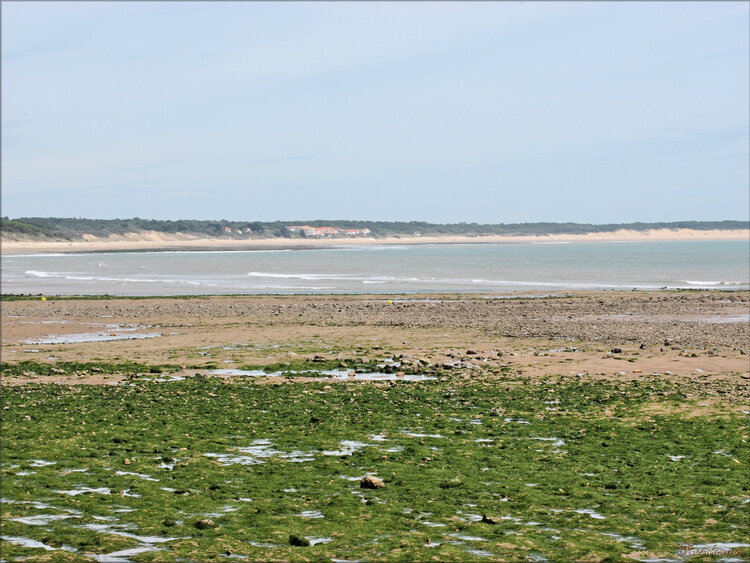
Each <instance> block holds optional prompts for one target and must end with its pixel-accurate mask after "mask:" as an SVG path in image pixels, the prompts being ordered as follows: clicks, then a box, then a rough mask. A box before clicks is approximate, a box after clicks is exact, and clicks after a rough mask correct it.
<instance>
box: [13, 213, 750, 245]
mask: <svg viewBox="0 0 750 563" xmlns="http://www.w3.org/2000/svg"><path fill="white" fill-rule="evenodd" d="M291 225H309V226H311V227H338V228H342V229H370V231H371V232H372V235H373V236H375V237H386V236H415V235H422V236H434V235H464V236H473V235H476V236H479V235H509V236H514V235H515V236H521V235H554V234H584V233H602V232H613V231H617V230H619V229H631V230H635V231H646V230H651V229H695V230H714V229H720V230H727V229H747V228H750V222H748V221H730V220H726V221H674V222H657V223H643V222H638V223H606V224H592V223H551V222H540V223H496V224H486V223H485V224H480V223H445V224H440V223H427V222H424V221H408V222H407V221H347V220H333V219H331V220H322V219H318V220H306V221H305V220H299V221H228V220H219V221H198V220H192V219H179V220H174V221H172V220H158V219H141V218H139V217H133V218H132V219H84V218H61V217H20V218H17V219H9V218H8V217H3V218H2V219H0V231H2V233H3V236H4V237H5V238H29V239H39V240H67V241H73V240H80V239H81V238H82V237H83V235H94V236H98V237H107V236H109V235H123V234H127V233H138V232H142V231H155V232H159V233H165V234H176V233H184V234H188V235H199V236H206V237H227V236H230V237H237V236H242V237H243V238H276V237H284V238H299V237H302V236H304V234H301V233H291V232H290V231H289V230H288V229H287V228H286V227H288V226H291Z"/></svg>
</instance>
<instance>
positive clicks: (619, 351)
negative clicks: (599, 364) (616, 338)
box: [612, 348, 622, 354]
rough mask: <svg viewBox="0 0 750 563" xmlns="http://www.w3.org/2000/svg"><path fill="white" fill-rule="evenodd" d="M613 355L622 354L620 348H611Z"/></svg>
mask: <svg viewBox="0 0 750 563" xmlns="http://www.w3.org/2000/svg"><path fill="white" fill-rule="evenodd" d="M612 353H613V354H622V348H612Z"/></svg>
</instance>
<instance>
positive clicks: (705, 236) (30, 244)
mask: <svg viewBox="0 0 750 563" xmlns="http://www.w3.org/2000/svg"><path fill="white" fill-rule="evenodd" d="M709 240H722V241H723V240H744V241H750V229H733V230H707V231H701V230H696V229H653V230H647V231H635V230H626V229H621V230H618V231H612V232H594V233H585V234H552V235H518V236H511V235H477V236H453V235H446V236H429V237H428V236H425V237H418V236H408V237H384V238H351V239H350V238H336V239H285V238H268V239H248V240H238V239H223V238H201V237H191V236H187V235H180V234H176V235H165V234H162V233H156V232H146V233H142V234H136V233H132V234H128V235H121V236H111V237H108V238H100V237H94V236H90V235H89V236H85V240H82V241H6V240H3V241H1V242H0V253H1V254H3V255H9V254H43V253H49V252H60V253H68V252H70V253H76V252H117V251H154V252H155V251H164V250H185V251H190V250H235V251H240V250H266V249H315V248H331V247H339V246H367V245H410V244H499V243H562V242H620V241H623V242H635V241H644V242H645V241H709Z"/></svg>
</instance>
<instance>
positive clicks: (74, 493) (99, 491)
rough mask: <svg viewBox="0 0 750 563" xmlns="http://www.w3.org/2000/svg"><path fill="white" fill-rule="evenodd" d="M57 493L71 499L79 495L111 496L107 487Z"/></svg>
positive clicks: (83, 488) (84, 488) (82, 488)
mask: <svg viewBox="0 0 750 563" xmlns="http://www.w3.org/2000/svg"><path fill="white" fill-rule="evenodd" d="M55 492H56V493H59V494H61V495H68V496H71V497H74V496H77V495H84V494H88V493H96V494H98V495H108V494H111V493H110V490H109V489H108V488H106V487H99V488H98V489H92V488H89V487H81V488H80V489H71V490H69V491H55Z"/></svg>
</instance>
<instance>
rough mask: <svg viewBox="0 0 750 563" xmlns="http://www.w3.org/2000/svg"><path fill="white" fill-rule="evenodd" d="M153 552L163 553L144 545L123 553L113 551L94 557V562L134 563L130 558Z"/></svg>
mask: <svg viewBox="0 0 750 563" xmlns="http://www.w3.org/2000/svg"><path fill="white" fill-rule="evenodd" d="M151 551H161V548H158V547H156V546H153V545H144V546H141V547H134V548H131V549H123V550H121V551H113V552H112V553H104V554H101V555H93V556H92V557H93V558H94V561H97V562H98V563H132V559H129V558H130V557H133V556H134V555H140V554H141V553H149V552H151Z"/></svg>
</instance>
